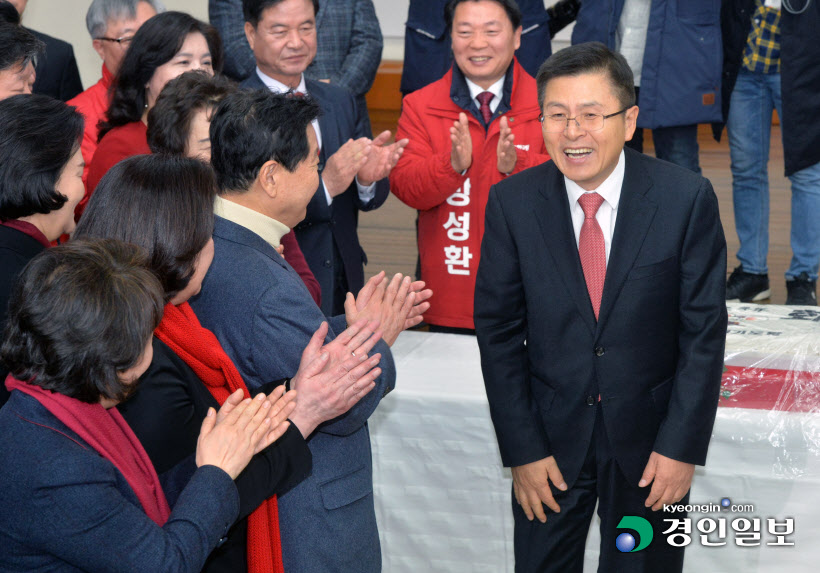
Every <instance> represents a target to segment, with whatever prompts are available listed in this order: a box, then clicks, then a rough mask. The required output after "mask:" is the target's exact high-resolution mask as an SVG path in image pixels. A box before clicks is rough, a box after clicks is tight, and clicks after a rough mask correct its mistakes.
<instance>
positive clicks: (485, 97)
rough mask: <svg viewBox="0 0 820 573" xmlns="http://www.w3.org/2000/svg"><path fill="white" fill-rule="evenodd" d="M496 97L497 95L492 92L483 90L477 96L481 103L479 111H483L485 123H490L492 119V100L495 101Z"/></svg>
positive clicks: (482, 115)
mask: <svg viewBox="0 0 820 573" xmlns="http://www.w3.org/2000/svg"><path fill="white" fill-rule="evenodd" d="M494 97H495V95H494V94H493V93H492V92H481V93H480V94H478V95H477V96H475V99H477V100H478V103H479V104H481V106H480V107H479V108H478V111H480V112H481V117H483V118H484V125H490V120H491V119H492V117H493V112H492V111H491V110H490V102H491V101H493V98H494Z"/></svg>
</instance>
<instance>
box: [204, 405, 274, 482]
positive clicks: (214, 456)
mask: <svg viewBox="0 0 820 573" xmlns="http://www.w3.org/2000/svg"><path fill="white" fill-rule="evenodd" d="M242 396H243V392H242V390H237V391H236V392H234V394H233V395H231V396H230V397H229V398H228V400H227V401H226V402H225V404H224V405H223V406H222V408H225V406H226V405H227V406H228V410H229V412H228V413H227V414H225V415H223V416H217V413H216V411H215V410H214V409H213V408H208V414H207V416H205V420H204V421H203V422H202V429H201V430H200V432H199V439H198V440H197V446H196V465H197V466H198V467H201V466H206V465H211V466H216V467H218V468H220V469H222V470H224V471H225V472H226V473H227V474H228V475H229V476H231V479H236V477H237V476H238V475H239V474H240V473H242V470H244V469H245V466H247V465H248V463H249V462H250V461H251V458H252V457H253V455H254V454H255V453H256V452H259V451H261V450H264V449H265V448H267V447H268V446H269V445H271V444H272V443H273V441H274V440H275V439H276V437H275V435H274V433H273V432H271V426H272V418H271V412H272V410H271V403H270V401H269V400H268V399H267V396H265V395H264V394H259V395H258V396H257V397H256V398H254V399H250V398H247V399H245V400H242ZM222 408H221V409H222ZM217 418H219V419H217Z"/></svg>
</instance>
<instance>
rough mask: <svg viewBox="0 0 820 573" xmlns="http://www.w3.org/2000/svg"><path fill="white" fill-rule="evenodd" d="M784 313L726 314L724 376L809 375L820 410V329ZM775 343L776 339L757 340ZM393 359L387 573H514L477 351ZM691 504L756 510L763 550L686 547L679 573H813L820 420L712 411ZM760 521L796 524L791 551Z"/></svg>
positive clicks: (384, 454)
mask: <svg viewBox="0 0 820 573" xmlns="http://www.w3.org/2000/svg"><path fill="white" fill-rule="evenodd" d="M792 311H793V309H785V307H771V306H769V307H758V306H754V305H740V306H737V307H730V314H731V322H733V323H736V324H733V325H730V329H729V330H730V332H729V336H728V338H727V363H729V364H737V365H744V364H748V365H755V366H758V367H767V368H778V367H781V368H782V367H785V366H784V365H788V364H792V365H800V366H801V367H803V368H807V369H813V370H814V373H815V376H813V378H811V384H814V386H813V387H810V386H811V384H809V385H807V384H805V381H804V382H801V388H800V390H801V392H802V396H803V397H802V398H801V400H802V401H801V404H803V405H804V406H805V404H806V402H805V400H808V399H810V398H811V397H812V396H814V398H816V399H817V401H816V404H820V320H818V321H816V322H813V321H810V320H803V321H800V322H799V323H795V322H794V321H793V320H791V321H790V319H789V317H788V313H789V312H792ZM818 318H820V317H818ZM793 327H794V328H793ZM733 330H734V332H733ZM771 331H778V332H780V333H781V334H779V335H771V334H762V335H761V334H760V332H771ZM738 333H741V334H738ZM775 338H777V342H774V340H773V339H775ZM787 338H790V339H791V342H789V341H788V340H787ZM755 339H757V340H758V341H759V342H757V343H755V342H753V341H754V340H755ZM393 353H394V356H395V358H396V365H397V368H398V372H399V376H398V381H397V385H396V390H395V391H394V392H393V393H391V394H390V395H389V396H388V397H387V398H386V399H385V400H384V401H383V402H382V404H381V405H380V406H379V409H378V410H377V412H376V414H375V415H374V416H373V417H372V418H371V422H370V430H371V440H372V444H373V458H374V459H373V474H374V487H375V496H376V515H377V518H378V522H379V529H380V535H381V540H382V552H383V555H384V571H385V573H404V572H408V573H410V572H413V573H428V572H429V573H432V572H442V573H444V572H446V573H458V572H464V573H481V572H486V573H504V572H512V571H513V554H512V514H511V509H510V503H511V500H510V497H511V496H510V493H511V487H512V485H511V484H512V482H511V477H510V473H509V470H506V469H504V468H502V467H501V461H500V457H499V454H498V447H497V444H496V441H495V435H494V433H493V429H492V424H491V422H490V415H489V408H488V405H487V399H486V394H485V391H484V386H483V381H482V377H481V369H480V363H479V353H478V347H477V344H476V341H475V338H474V337H471V336H459V335H446V334H429V333H417V332H408V333H404V334H402V335H401V336H400V337H399V340H398V341H397V343H396V344H395V345H394V348H393ZM795 355H796V356H797V358H795ZM690 497H691V503H709V502H711V503H717V502H718V501H719V500H720V499H721V498H723V497H729V498H731V499H732V502H733V503H744V504H745V503H749V504H754V505H755V512H754V513H753V514H750V517H751V516H754V517H760V518H762V519H763V522H764V527H763V541H764V545H762V546H760V547H754V548H740V547H736V546H735V545H734V544H733V542H732V539H733V538H732V537H731V533H730V534H729V536H728V537H727V539H726V540H727V542H728V543H727V545H726V546H724V547H722V548H709V547H703V546H700V545H699V544H698V543H697V542H696V541H693V543H692V544H691V545H690V546H689V547H688V548H687V551H686V560H685V563H686V565H685V570H686V571H693V572H694V571H696V572H698V573H707V572H708V573H720V572H724V571H725V572H734V571H743V572H744V573H753V572H760V573H763V572H769V571H775V570H777V571H789V572H796V571H807V572H808V571H812V572H813V571H816V570H817V567H818V563H820V415H818V414H817V411H816V410H815V411H814V412H812V411H803V412H777V411H765V410H754V409H748V408H720V409H719V410H718V415H717V421H716V424H715V430H714V434H713V438H712V443H711V446H710V450H709V457H708V460H707V465H706V467H705V468H698V470H697V472H696V477H695V482H694V485H693V488H692V494H691V496H690ZM721 515H722V516H723V517H728V518H729V519H731V516H730V515H727V514H726V513H723V514H721ZM691 517H693V518H700V517H704V516H702V515H694V514H693V515H692V516H691ZM767 517H776V518H779V520H782V519H783V518H786V517H793V518H794V519H795V529H796V532H795V535H794V536H793V538H794V539H793V540H794V541H795V543H796V545H795V547H793V548H772V547H766V546H765V542H766V541H767V540H768V538H767V536H766V532H765V518H767ZM597 525H598V524H597V518H596V519H595V520H594V521H593V527H592V529H591V532H590V536H589V539H588V543H587V563H586V569H585V571H595V567H596V563H597V556H598V545H599V541H600V538H599V536H598V532H597ZM696 533H697V532H695V534H696Z"/></svg>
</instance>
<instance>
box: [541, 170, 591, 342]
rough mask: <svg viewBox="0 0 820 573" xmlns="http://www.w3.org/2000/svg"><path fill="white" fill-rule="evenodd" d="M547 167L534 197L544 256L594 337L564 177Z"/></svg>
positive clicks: (557, 171)
mask: <svg viewBox="0 0 820 573" xmlns="http://www.w3.org/2000/svg"><path fill="white" fill-rule="evenodd" d="M551 167H552V169H550V171H551V173H550V175H548V176H547V178H546V180H545V181H544V183H543V184H542V186H541V188H540V189H539V191H540V193H539V195H538V197H540V198H542V199H543V201H542V202H540V204H538V205H536V209H535V215H536V218H537V219H538V224H539V226H540V227H541V234H542V235H543V237H544V243H545V244H546V246H547V252H548V253H549V254H550V256H551V257H552V259H553V262H554V263H555V266H556V267H557V269H558V274H559V276H560V277H561V280H563V281H564V284H565V285H566V287H567V291H568V292H569V294H570V296H571V297H572V299H573V300H574V301H575V305H576V306H577V307H578V312H579V313H580V314H581V316H582V317H583V319H584V322H585V323H586V324H587V326H588V327H589V330H590V332H591V333H594V332H595V314H594V312H593V311H592V304H591V303H590V301H589V294H588V291H587V285H586V282H585V280H584V271H583V269H582V268H581V258H580V257H579V256H578V248H577V247H576V243H575V231H573V229H572V219H571V218H570V212H569V200H568V199H567V189H566V186H565V185H564V176H563V175H562V174H561V172H560V171H559V170H558V169H557V168H556V167H555V166H554V164H553V165H552V166H551Z"/></svg>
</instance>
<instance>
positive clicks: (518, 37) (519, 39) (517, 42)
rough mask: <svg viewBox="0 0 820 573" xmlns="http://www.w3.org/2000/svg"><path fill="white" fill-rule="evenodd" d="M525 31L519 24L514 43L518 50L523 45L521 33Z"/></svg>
mask: <svg viewBox="0 0 820 573" xmlns="http://www.w3.org/2000/svg"><path fill="white" fill-rule="evenodd" d="M523 31H524V27H523V26H519V27H518V28H516V29H515V31H514V32H513V45H514V46H515V49H516V50H517V49H518V48H520V47H521V34H522V33H523Z"/></svg>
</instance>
